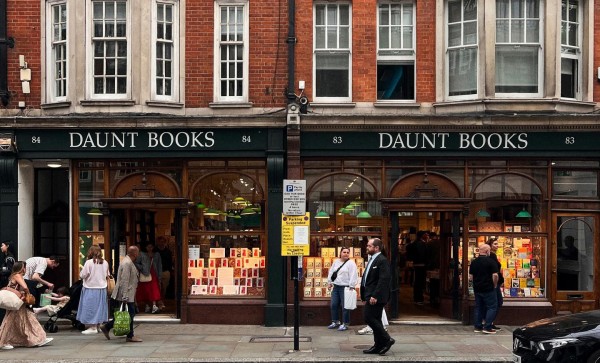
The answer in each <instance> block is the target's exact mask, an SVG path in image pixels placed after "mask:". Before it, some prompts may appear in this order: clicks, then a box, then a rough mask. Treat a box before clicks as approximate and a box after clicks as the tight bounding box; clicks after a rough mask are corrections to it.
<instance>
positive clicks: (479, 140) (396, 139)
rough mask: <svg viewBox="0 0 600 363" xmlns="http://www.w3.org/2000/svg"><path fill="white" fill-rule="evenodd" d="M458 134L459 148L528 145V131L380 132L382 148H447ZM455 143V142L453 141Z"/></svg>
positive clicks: (506, 147)
mask: <svg viewBox="0 0 600 363" xmlns="http://www.w3.org/2000/svg"><path fill="white" fill-rule="evenodd" d="M456 135H458V148H459V149H476V150H480V149H486V150H498V149H504V150H519V149H525V148H527V146H528V144H529V143H528V141H527V133H526V132H521V133H509V132H505V133H498V132H493V133H479V132H478V133H473V134H470V133H464V132H460V133H458V134H452V135H451V134H450V133H445V132H441V133H440V132H432V133H426V132H399V133H396V134H395V135H394V134H391V133H387V132H380V133H379V148H380V149H411V150H414V149H434V150H435V149H447V148H448V144H449V140H450V137H451V136H452V137H454V136H456ZM453 145H454V143H453Z"/></svg>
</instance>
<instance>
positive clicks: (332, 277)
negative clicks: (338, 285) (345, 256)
mask: <svg viewBox="0 0 600 363" xmlns="http://www.w3.org/2000/svg"><path fill="white" fill-rule="evenodd" d="M348 261H350V260H346V261H344V263H342V265H341V266H340V267H338V269H337V270H335V271H333V273H332V274H331V282H334V281H335V279H337V274H338V271H339V270H341V269H342V267H344V265H345V264H346V262H348Z"/></svg>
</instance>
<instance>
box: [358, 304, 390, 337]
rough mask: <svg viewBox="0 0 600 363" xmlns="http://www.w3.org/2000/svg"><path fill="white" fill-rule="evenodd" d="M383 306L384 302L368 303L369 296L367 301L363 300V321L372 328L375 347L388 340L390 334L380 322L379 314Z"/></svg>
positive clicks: (381, 312)
mask: <svg viewBox="0 0 600 363" xmlns="http://www.w3.org/2000/svg"><path fill="white" fill-rule="evenodd" d="M384 307H385V304H381V303H377V304H375V305H371V304H369V298H367V301H366V302H365V309H364V316H365V322H366V323H367V325H369V326H370V327H371V329H373V338H374V340H375V347H377V348H381V347H383V346H384V345H386V344H387V343H388V342H389V340H390V335H389V334H388V333H387V332H386V331H385V328H384V327H383V323H382V322H381V315H382V314H383V308H384Z"/></svg>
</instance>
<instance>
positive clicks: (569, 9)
mask: <svg viewBox="0 0 600 363" xmlns="http://www.w3.org/2000/svg"><path fill="white" fill-rule="evenodd" d="M581 11H582V10H581V6H580V4H579V0H562V12H561V24H560V96H561V97H564V98H576V99H579V98H580V97H581V96H580V90H581V85H580V82H581V81H580V80H581V69H580V68H581V67H580V65H581V41H580V39H581V29H580V26H579V22H580V19H581Z"/></svg>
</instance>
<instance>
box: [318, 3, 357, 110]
mask: <svg viewBox="0 0 600 363" xmlns="http://www.w3.org/2000/svg"><path fill="white" fill-rule="evenodd" d="M314 14H315V15H314V16H315V18H314V26H315V30H314V35H315V36H314V62H313V64H314V72H313V74H314V82H313V84H314V88H315V90H314V98H315V101H317V102H318V101H342V102H346V101H350V100H351V95H350V90H351V89H352V87H351V84H352V81H351V73H350V69H351V52H350V49H351V44H350V39H351V34H350V29H351V26H350V5H349V4H336V3H327V4H316V5H315V11H314Z"/></svg>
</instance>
